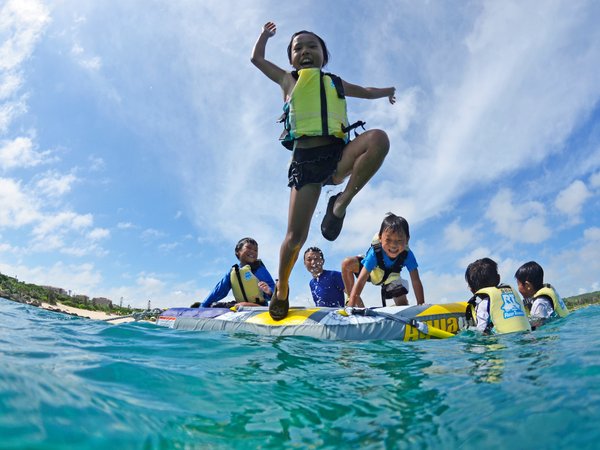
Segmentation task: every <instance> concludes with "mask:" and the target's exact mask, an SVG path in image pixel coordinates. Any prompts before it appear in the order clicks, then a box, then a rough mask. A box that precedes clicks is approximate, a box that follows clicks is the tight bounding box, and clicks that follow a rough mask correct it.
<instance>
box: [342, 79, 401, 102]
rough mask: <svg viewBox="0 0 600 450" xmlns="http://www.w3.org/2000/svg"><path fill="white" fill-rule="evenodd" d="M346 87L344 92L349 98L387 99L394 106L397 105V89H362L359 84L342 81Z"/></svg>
mask: <svg viewBox="0 0 600 450" xmlns="http://www.w3.org/2000/svg"><path fill="white" fill-rule="evenodd" d="M342 83H343V85H344V92H345V93H346V95H347V96H348V97H356V98H366V99H369V100H373V99H376V98H383V97H387V98H388V100H389V101H390V103H391V104H392V105H393V104H394V103H396V88H395V87H387V88H374V87H362V86H359V85H357V84H352V83H348V82H347V81H344V80H342Z"/></svg>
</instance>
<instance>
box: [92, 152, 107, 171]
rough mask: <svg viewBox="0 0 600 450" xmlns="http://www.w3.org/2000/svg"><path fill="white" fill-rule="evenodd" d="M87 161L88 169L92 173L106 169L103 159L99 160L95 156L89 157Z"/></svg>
mask: <svg viewBox="0 0 600 450" xmlns="http://www.w3.org/2000/svg"><path fill="white" fill-rule="evenodd" d="M88 160H89V169H90V171H92V172H100V171H102V170H104V168H105V167H106V163H105V162H104V159H102V158H99V157H97V156H90V157H89V158H88Z"/></svg>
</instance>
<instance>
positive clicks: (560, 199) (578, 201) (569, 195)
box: [554, 180, 591, 223]
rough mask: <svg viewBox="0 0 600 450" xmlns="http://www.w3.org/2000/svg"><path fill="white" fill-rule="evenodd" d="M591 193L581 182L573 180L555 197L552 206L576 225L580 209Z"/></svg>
mask: <svg viewBox="0 0 600 450" xmlns="http://www.w3.org/2000/svg"><path fill="white" fill-rule="evenodd" d="M590 195H591V193H590V191H589V190H588V188H587V187H586V185H585V184H584V183H583V181H581V180H575V181H573V183H571V184H570V185H569V186H568V187H567V188H566V189H563V190H562V191H561V192H559V193H558V195H557V196H556V200H555V201H554V206H555V207H556V209H558V210H559V211H560V212H561V213H562V214H564V215H567V216H569V219H570V221H571V222H572V223H578V222H579V220H580V218H579V215H580V214H581V208H582V207H583V204H584V203H585V201H586V200H587V199H588V198H589V197H590Z"/></svg>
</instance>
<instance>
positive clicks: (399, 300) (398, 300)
mask: <svg viewBox="0 0 600 450" xmlns="http://www.w3.org/2000/svg"><path fill="white" fill-rule="evenodd" d="M394 303H395V304H396V306H407V305H408V297H407V296H406V295H401V296H400V297H394Z"/></svg>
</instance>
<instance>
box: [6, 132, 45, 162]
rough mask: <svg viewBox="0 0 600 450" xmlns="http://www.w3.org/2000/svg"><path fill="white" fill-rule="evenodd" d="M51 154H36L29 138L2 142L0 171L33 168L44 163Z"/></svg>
mask: <svg viewBox="0 0 600 450" xmlns="http://www.w3.org/2000/svg"><path fill="white" fill-rule="evenodd" d="M49 153H50V152H47V151H46V152H36V151H35V150H34V149H33V142H32V141H31V139H30V138H28V137H18V138H15V139H13V140H11V141H2V142H0V169H4V170H8V169H14V168H17V167H33V166H37V165H38V164H41V163H43V162H44V160H45V157H46V156H47V155H49Z"/></svg>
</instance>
